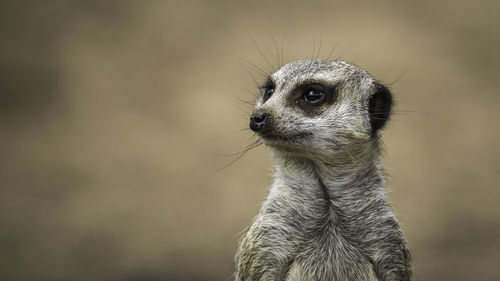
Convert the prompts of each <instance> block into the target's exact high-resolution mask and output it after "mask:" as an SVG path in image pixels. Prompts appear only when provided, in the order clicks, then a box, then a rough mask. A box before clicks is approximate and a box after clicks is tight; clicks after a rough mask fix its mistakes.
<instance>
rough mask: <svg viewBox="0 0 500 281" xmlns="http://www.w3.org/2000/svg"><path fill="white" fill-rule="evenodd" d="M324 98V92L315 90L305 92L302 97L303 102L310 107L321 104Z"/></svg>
mask: <svg viewBox="0 0 500 281" xmlns="http://www.w3.org/2000/svg"><path fill="white" fill-rule="evenodd" d="M325 97H326V94H325V93H324V92H320V91H317V90H307V91H306V92H305V93H304V95H303V99H304V101H306V102H307V103H309V104H312V105H319V104H321V103H322V102H323V101H324V100H325Z"/></svg>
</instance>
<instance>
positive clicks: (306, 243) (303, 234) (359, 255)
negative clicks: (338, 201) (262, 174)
mask: <svg viewBox="0 0 500 281" xmlns="http://www.w3.org/2000/svg"><path fill="white" fill-rule="evenodd" d="M289 195H290V194H289V193H287V192H281V193H276V192H275V193H272V194H270V198H268V200H267V201H266V203H265V204H264V206H263V209H262V211H261V213H260V214H259V216H258V218H257V220H256V221H255V223H254V225H253V226H252V227H251V229H250V231H249V233H248V236H247V239H246V241H244V244H245V245H243V247H244V248H246V251H245V253H246V254H248V256H246V257H244V259H243V260H244V261H245V262H247V263H248V266H247V267H248V268H251V269H252V270H253V272H252V274H254V273H255V272H257V273H258V275H260V276H261V278H259V279H258V280H285V281H299V280H300V281H309V280H311V281H313V280H314V281H316V280H332V281H333V280H352V281H372V280H377V278H376V277H375V274H374V271H373V266H372V263H371V262H370V261H369V260H368V258H367V257H366V256H365V255H364V254H363V251H362V250H361V249H360V248H359V246H358V245H356V244H355V243H353V241H350V240H349V238H347V237H346V235H345V234H343V233H342V231H341V229H342V226H340V225H339V221H336V218H335V215H334V214H333V213H332V212H333V211H332V210H331V209H330V208H331V207H330V206H329V204H328V202H324V201H322V199H318V198H316V200H311V198H305V197H301V198H302V199H304V198H305V199H306V200H301V199H300V198H299V197H297V196H293V197H289ZM311 202H313V203H311ZM250 264H251V266H250ZM249 280H252V279H249Z"/></svg>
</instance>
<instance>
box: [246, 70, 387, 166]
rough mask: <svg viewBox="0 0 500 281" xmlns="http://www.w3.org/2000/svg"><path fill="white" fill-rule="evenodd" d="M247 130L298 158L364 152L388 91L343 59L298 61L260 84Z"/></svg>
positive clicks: (381, 118) (380, 122)
mask: <svg viewBox="0 0 500 281" xmlns="http://www.w3.org/2000/svg"><path fill="white" fill-rule="evenodd" d="M261 89H262V96H261V97H260V98H259V99H258V100H257V103H256V106H255V109H254V111H253V113H252V114H251V116H250V128H251V129H252V130H253V131H254V132H256V133H257V134H258V135H259V137H260V138H261V139H262V140H263V141H264V143H265V144H266V145H268V146H269V147H271V148H272V149H273V150H276V151H281V152H288V153H297V154H301V155H303V156H320V157H324V156H325V155H326V156H332V157H335V156H337V157H338V156H340V155H343V154H350V155H352V154H357V153H361V152H366V151H367V150H369V149H368V148H369V147H373V144H374V143H377V139H378V136H379V131H380V130H381V129H382V128H383V127H384V125H385V123H386V121H387V120H388V118H389V115H390V111H391V106H392V95H391V93H390V92H389V90H388V89H387V88H386V87H385V86H383V85H382V84H380V83H379V82H377V81H376V80H375V79H373V78H372V77H371V76H370V75H369V74H368V73H367V72H365V71H364V70H362V69H360V68H358V67H356V66H354V65H352V64H349V63H346V62H342V61H329V62H322V61H297V62H292V63H290V64H287V65H285V66H283V67H282V68H280V69H278V70H277V71H276V72H274V73H273V74H272V75H270V76H269V77H268V79H267V81H266V82H265V83H264V84H263V85H262V87H261Z"/></svg>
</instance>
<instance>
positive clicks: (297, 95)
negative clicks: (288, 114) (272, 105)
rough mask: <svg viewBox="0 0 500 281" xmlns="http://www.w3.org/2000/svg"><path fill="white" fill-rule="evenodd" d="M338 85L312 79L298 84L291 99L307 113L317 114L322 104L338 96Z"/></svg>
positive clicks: (326, 103) (330, 101)
mask: <svg viewBox="0 0 500 281" xmlns="http://www.w3.org/2000/svg"><path fill="white" fill-rule="evenodd" d="M337 88H338V87H337V85H331V84H326V83H323V82H317V81H310V82H306V83H303V84H301V85H299V86H297V87H296V88H295V89H294V90H293V91H292V95H291V96H290V98H291V101H292V102H293V103H294V104H296V105H298V106H299V107H300V108H301V109H303V110H304V111H305V112H307V113H311V114H315V113H317V112H318V110H319V109H320V108H322V105H328V104H331V103H332V102H334V101H335V99H336V97H337Z"/></svg>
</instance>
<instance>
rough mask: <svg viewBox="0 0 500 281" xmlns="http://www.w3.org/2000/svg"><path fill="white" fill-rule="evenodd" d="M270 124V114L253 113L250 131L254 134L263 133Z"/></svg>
mask: <svg viewBox="0 0 500 281" xmlns="http://www.w3.org/2000/svg"><path fill="white" fill-rule="evenodd" d="M268 124H269V114H267V113H253V114H252V115H251V116H250V129H252V131H254V132H259V131H262V130H263V129H265V128H266V126H267V125H268Z"/></svg>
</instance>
